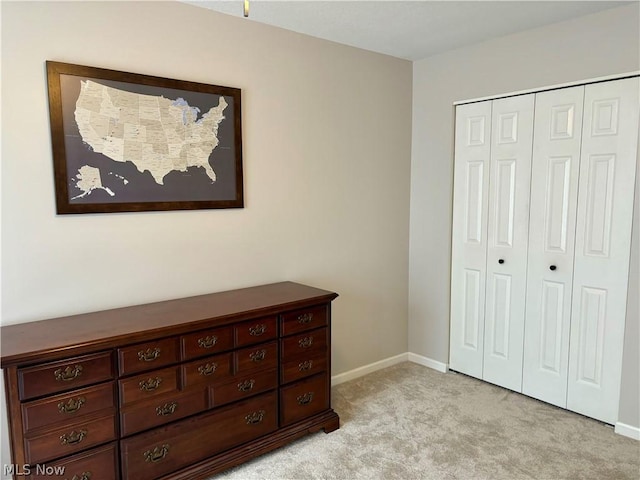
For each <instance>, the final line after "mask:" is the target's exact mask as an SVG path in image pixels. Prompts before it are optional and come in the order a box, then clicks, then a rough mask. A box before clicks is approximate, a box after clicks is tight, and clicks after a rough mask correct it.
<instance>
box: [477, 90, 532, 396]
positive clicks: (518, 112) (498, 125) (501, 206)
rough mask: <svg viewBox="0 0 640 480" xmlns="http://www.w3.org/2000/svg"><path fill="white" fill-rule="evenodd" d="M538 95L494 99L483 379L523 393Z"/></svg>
mask: <svg viewBox="0 0 640 480" xmlns="http://www.w3.org/2000/svg"><path fill="white" fill-rule="evenodd" d="M534 98H535V96H534V95H533V94H530V95H521V96H516V97H509V98H503V99H500V100H494V101H493V106H492V132H493V133H492V141H491V162H490V172H491V173H490V179H489V210H488V214H489V216H488V234H487V239H488V245H487V286H486V290H487V294H486V307H485V308H486V309H485V312H486V313H485V334H484V367H483V374H482V378H483V379H484V380H486V381H488V382H491V383H495V384H497V385H500V386H503V387H506V388H509V389H511V390H515V391H518V392H519V391H521V390H522V345H523V342H524V315H525V296H526V288H527V243H528V226H529V192H530V183H531V154H532V142H533V106H534Z"/></svg>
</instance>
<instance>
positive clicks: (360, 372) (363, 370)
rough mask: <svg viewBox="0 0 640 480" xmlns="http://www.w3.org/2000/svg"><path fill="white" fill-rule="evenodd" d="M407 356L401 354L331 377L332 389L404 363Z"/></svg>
mask: <svg viewBox="0 0 640 480" xmlns="http://www.w3.org/2000/svg"><path fill="white" fill-rule="evenodd" d="M407 355H408V354H407V353H401V354H400V355H396V356H395V357H389V358H385V359H384V360H380V361H378V362H373V363H370V364H369V365H365V366H363V367H358V368H354V369H353V370H349V371H348V372H344V373H340V374H338V375H334V376H332V377H331V386H332V387H333V386H335V385H340V384H341V383H344V382H348V381H349V380H353V379H356V378H359V377H362V376H364V375H366V374H368V373H373V372H375V371H378V370H382V369H383V368H387V367H391V366H392V365H396V364H398V363H402V362H406V361H407Z"/></svg>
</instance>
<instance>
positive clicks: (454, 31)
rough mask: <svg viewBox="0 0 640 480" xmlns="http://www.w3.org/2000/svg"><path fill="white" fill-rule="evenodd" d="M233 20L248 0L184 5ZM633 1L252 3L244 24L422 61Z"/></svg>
mask: <svg viewBox="0 0 640 480" xmlns="http://www.w3.org/2000/svg"><path fill="white" fill-rule="evenodd" d="M184 3H189V4H192V5H197V6H200V7H204V8H209V9H212V10H216V11H218V12H222V13H225V14H229V15H234V16H240V17H241V16H242V15H243V0H234V1H227V0H219V1H218V0H209V1H185V2H184ZM629 3H637V0H636V1H635V2H619V1H515V2H514V1H480V0H476V1H453V0H449V1H365V0H362V1H340V0H333V1H304V0H289V1H275V0H274V1H271V0H251V1H250V15H249V18H248V19H247V21H251V22H260V23H266V24H269V25H274V26H277V27H281V28H285V29H287V30H293V31H295V32H299V33H304V34H307V35H311V36H313V37H318V38H323V39H326V40H331V41H334V42H338V43H343V44H345V45H351V46H354V47H358V48H363V49H365V50H371V51H374V52H379V53H384V54H387V55H392V56H394V57H399V58H405V59H408V60H419V59H421V58H425V57H428V56H431V55H434V54H437V53H441V52H444V51H447V50H452V49H455V48H459V47H462V46H465V45H469V44H472V43H477V42H481V41H483V40H488V39H490V38H495V37H500V36H503V35H508V34H510V33H514V32H518V31H521V30H527V29H530V28H536V27H540V26H543V25H548V24H551V23H556V22H560V21H563V20H567V19H570V18H574V17H579V16H582V15H587V14H590V13H594V12H598V11H601V10H605V9H608V8H614V7H618V6H622V5H626V4H629Z"/></svg>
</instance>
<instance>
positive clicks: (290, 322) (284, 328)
mask: <svg viewBox="0 0 640 480" xmlns="http://www.w3.org/2000/svg"><path fill="white" fill-rule="evenodd" d="M281 319H282V320H281V322H282V323H281V329H280V335H282V336H286V335H292V334H294V333H298V332H302V331H305V330H313V329H314V328H319V327H326V326H327V325H328V323H329V309H328V307H327V306H326V305H320V306H316V307H309V308H304V309H301V310H295V311H293V312H287V313H284V314H282V316H281Z"/></svg>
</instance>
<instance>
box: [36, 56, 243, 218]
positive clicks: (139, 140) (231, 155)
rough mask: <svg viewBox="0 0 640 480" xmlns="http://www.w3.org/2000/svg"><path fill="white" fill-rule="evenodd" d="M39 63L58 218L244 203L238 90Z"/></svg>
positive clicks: (203, 207) (56, 63) (117, 72)
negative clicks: (44, 69)
mask: <svg viewBox="0 0 640 480" xmlns="http://www.w3.org/2000/svg"><path fill="white" fill-rule="evenodd" d="M46 66H47V82H48V91H49V116H50V122H51V143H52V148H53V166H54V179H55V193H56V207H57V213H58V214H67V213H110V212H139V211H154V210H156V211H157V210H192V209H209V208H242V207H244V194H243V176H242V122H241V91H240V89H238V88H231V87H222V86H217V85H209V84H204V83H196V82H188V81H182V80H174V79H169V78H163V77H155V76H150V75H141V74H137V73H127V72H120V71H116V70H107V69H103V68H95V67H87V66H82V65H73V64H69V63H60V62H53V61H47V62H46Z"/></svg>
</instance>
